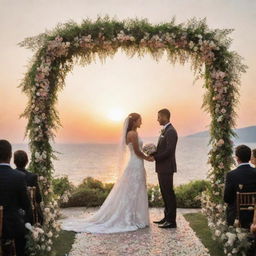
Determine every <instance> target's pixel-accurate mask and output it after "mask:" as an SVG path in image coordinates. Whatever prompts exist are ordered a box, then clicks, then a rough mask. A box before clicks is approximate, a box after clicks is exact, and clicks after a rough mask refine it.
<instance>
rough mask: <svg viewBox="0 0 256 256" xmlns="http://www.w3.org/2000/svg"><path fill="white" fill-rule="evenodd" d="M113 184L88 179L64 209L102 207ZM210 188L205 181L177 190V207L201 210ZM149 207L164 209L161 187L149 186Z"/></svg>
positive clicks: (192, 182) (194, 182)
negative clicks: (204, 197)
mask: <svg viewBox="0 0 256 256" xmlns="http://www.w3.org/2000/svg"><path fill="white" fill-rule="evenodd" d="M113 185H114V184H113V183H102V182H101V181H99V180H96V179H94V178H92V177H87V178H85V179H84V180H83V182H82V184H80V185H79V186H78V187H76V188H75V189H74V190H73V192H72V194H71V197H70V198H69V201H68V202H63V203H62V205H61V206H62V207H82V206H85V207H95V206H100V205H102V203H103V202H104V200H105V199H106V197H107V196H108V194H109V192H110V191H111V189H112V187H113ZM207 186H209V182H208V181H205V180H197V181H191V182H189V183H188V184H184V185H179V186H178V187H176V188H175V193H176V198H177V207H179V208H200V207H201V203H200V198H199V197H200V196H201V193H202V192H203V191H204V190H205V189H206V188H207ZM148 200H149V207H163V206H164V204H163V200H162V196H161V192H160V189H159V185H148Z"/></svg>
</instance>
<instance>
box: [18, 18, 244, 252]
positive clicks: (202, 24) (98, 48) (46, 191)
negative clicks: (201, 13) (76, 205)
mask: <svg viewBox="0 0 256 256" xmlns="http://www.w3.org/2000/svg"><path fill="white" fill-rule="evenodd" d="M230 32H232V30H219V29H215V30H210V29H209V28H208V26H207V25H206V21H205V20H199V21H198V20H196V19H192V20H190V21H188V22H187V23H186V24H178V25H177V24H175V21H174V20H172V21H171V22H170V23H161V24H157V25H152V24H150V23H149V22H148V21H147V20H137V19H135V20H125V21H118V20H115V19H110V18H108V17H105V18H98V19H97V20H96V21H95V22H93V21H91V20H85V21H83V22H82V24H81V25H78V24H76V23H74V22H69V23H66V24H62V25H58V26H57V27H56V28H55V29H54V30H53V31H47V32H46V33H43V34H40V35H38V36H36V37H31V38H26V39H25V40H24V41H23V42H22V43H20V45H21V46H23V47H26V48H30V49H32V50H34V51H35V55H34V57H33V59H32V61H31V65H30V67H29V69H28V72H27V73H26V75H25V78H24V80H23V82H22V84H21V88H22V90H23V92H25V93H26V94H27V95H28V98H29V102H28V105H27V107H26V109H25V111H24V113H23V114H22V116H23V117H26V118H27V119H28V124H27V127H26V135H27V136H28V137H29V139H30V150H31V154H32V156H31V164H30V169H31V170H32V171H33V172H35V173H37V174H38V175H39V176H40V185H41V188H42V191H43V195H44V205H43V207H44V209H45V216H46V222H45V224H44V226H43V227H42V228H43V230H44V232H41V235H40V236H39V237H37V238H36V240H37V241H36V243H37V250H38V252H37V254H36V255H46V251H47V250H48V251H50V248H49V247H50V245H48V246H47V245H46V246H43V245H45V242H43V241H45V239H46V238H47V234H48V233H49V232H51V233H52V234H53V235H54V234H55V233H56V231H58V228H57V230H56V228H55V227H58V226H57V225H56V224H55V219H56V215H57V214H56V209H57V207H56V204H57V203H56V201H55V199H54V195H53V193H52V190H51V180H52V174H53V172H54V167H53V164H52V160H53V159H54V158H55V151H54V149H53V148H52V146H51V141H52V140H53V139H54V136H55V131H56V130H57V128H58V127H59V126H60V120H59V116H58V112H57V110H56V108H55V104H56V102H57V98H58V92H59V91H60V90H61V89H62V88H63V87H64V82H65V76H66V74H67V73H68V72H69V71H71V70H72V67H73V65H74V64H76V63H79V64H82V65H89V64H90V63H91V62H92V61H93V60H94V58H95V57H96V56H98V57H99V58H100V59H101V60H102V61H104V60H105V59H106V58H107V57H109V56H113V55H114V54H115V53H116V52H117V51H118V49H121V50H122V51H124V52H125V53H126V54H127V55H128V56H129V57H133V56H134V55H136V54H137V55H138V56H140V57H142V56H144V55H145V54H150V55H151V56H152V57H153V58H154V59H155V60H158V59H159V58H161V57H162V56H163V54H164V53H166V54H167V56H168V60H169V61H170V63H173V64H174V63H176V62H178V63H181V64H184V63H185V62H186V61H188V60H190V61H191V65H192V69H193V70H194V72H195V74H196V75H197V76H199V77H203V78H204V81H205V82H204V87H205V91H206V92H205V96H204V101H203V108H204V109H205V110H206V111H207V112H209V113H210V116H211V118H212V120H211V124H210V144H211V150H210V152H209V163H210V165H211V169H210V170H209V179H210V182H211V187H210V188H209V190H208V191H207V192H206V193H205V194H204V196H203V200H202V201H203V206H204V212H205V214H206V215H207V217H208V221H209V226H210V227H211V228H212V230H213V231H214V233H215V235H216V236H217V237H218V238H220V239H222V242H224V244H225V252H226V253H227V254H228V253H233V252H232V250H233V249H234V248H236V249H237V250H238V252H237V253H236V254H235V255H240V254H239V253H241V255H242V252H243V251H244V248H245V247H246V245H245V243H241V241H240V240H241V239H240V237H239V236H237V234H238V233H237V232H240V231H237V230H236V229H234V228H233V229H232V228H231V227H227V226H226V224H225V219H224V215H223V214H224V210H225V206H224V204H223V200H222V190H223V186H224V176H225V172H226V171H228V170H230V168H231V166H232V164H233V159H232V150H233V148H232V147H233V144H232V137H233V136H234V135H235V134H234V132H233V128H234V126H235V116H236V115H235V106H236V104H237V102H238V97H239V84H240V75H241V73H242V72H245V68H246V67H245V66H244V65H243V64H242V63H241V58H240V56H239V55H238V54H237V53H235V52H232V51H230V50H229V47H230V43H231V39H230V38H229V37H228V34H229V33H230ZM53 224H54V225H53ZM227 232H228V233H227ZM39 233H40V232H39ZM229 233H230V234H231V233H232V234H235V235H236V237H235V238H234V237H233V238H234V239H233V240H232V241H231V239H230V236H229V235H228V234H229ZM231 242H232V243H231ZM38 245H39V247H38ZM40 245H41V246H40ZM35 246H36V245H35Z"/></svg>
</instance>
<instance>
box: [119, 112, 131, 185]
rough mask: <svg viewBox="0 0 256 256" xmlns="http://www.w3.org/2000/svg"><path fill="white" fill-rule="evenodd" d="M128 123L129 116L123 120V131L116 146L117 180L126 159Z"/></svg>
mask: <svg viewBox="0 0 256 256" xmlns="http://www.w3.org/2000/svg"><path fill="white" fill-rule="evenodd" d="M128 124H129V116H128V117H127V118H126V119H125V120H124V124H123V131H122V135H121V139H120V142H119V146H118V166H117V180H119V179H120V178H121V176H122V174H123V171H124V168H125V164H126V160H127V144H126V135H127V129H128Z"/></svg>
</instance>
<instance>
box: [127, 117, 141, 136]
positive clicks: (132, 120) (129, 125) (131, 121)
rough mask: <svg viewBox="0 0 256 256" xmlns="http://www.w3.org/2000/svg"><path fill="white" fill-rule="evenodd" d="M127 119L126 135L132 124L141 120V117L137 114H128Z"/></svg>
mask: <svg viewBox="0 0 256 256" xmlns="http://www.w3.org/2000/svg"><path fill="white" fill-rule="evenodd" d="M128 118H129V122H128V127H127V131H126V135H127V133H128V132H129V131H131V130H132V127H133V125H134V123H136V122H137V121H138V120H139V119H140V118H141V116H140V114H138V113H131V114H129V116H128Z"/></svg>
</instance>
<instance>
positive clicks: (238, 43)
mask: <svg viewBox="0 0 256 256" xmlns="http://www.w3.org/2000/svg"><path fill="white" fill-rule="evenodd" d="M98 14H101V15H104V14H109V15H110V16H116V17H118V18H119V19H123V18H127V17H130V18H134V17H139V18H148V19H149V20H150V21H151V22H153V23H156V22H162V21H163V22H166V21H169V20H170V19H171V18H172V17H173V16H176V17H177V21H178V22H184V21H186V20H187V19H189V18H191V17H194V16H195V17H199V18H203V17H207V20H208V24H209V26H210V27H212V28H235V32H233V34H232V37H233V39H234V42H233V44H232V49H234V50H236V51H237V52H238V53H239V54H240V55H242V56H243V57H244V58H245V63H246V64H247V65H248V66H249V69H248V71H247V73H246V74H244V75H243V77H242V87H241V99H240V105H239V106H238V109H237V111H238V120H237V125H238V127H244V126H249V125H255V124H256V118H255V116H256V110H255V100H256V94H255V81H256V72H255V71H256V64H255V57H256V50H255V45H256V35H255V33H254V31H255V26H256V4H255V2H253V1H249V0H247V1H241V2H240V1H231V0H226V1H221V0H218V1H215V0H211V1H210V0H205V1H198V0H187V1H185V0H179V1H178V0H176V1H167V0H163V1H161V2H159V1H154V0H140V1H138V0H131V1H121V0H119V1H117V0H109V1H104V2H103V1H99V0H94V1H89V0H77V1H75V2H74V1H71V0H63V1H61V0H58V1H57V0H53V1H39V0H37V1H35V0H34V1H32V0H24V1H18V0H17V1H3V0H2V1H0V21H1V22H0V30H1V31H3V32H2V33H1V34H2V36H1V40H0V49H1V50H0V71H1V75H0V95H1V101H0V137H1V138H6V139H9V140H10V141H11V142H23V137H24V130H25V125H26V120H25V119H18V116H19V114H20V113H22V112H23V110H24V108H25V105H26V101H27V98H26V96H25V95H24V94H22V93H21V91H20V89H19V88H17V86H18V84H19V82H20V80H21V79H22V78H23V74H24V72H26V65H27V64H28V60H29V58H30V57H31V56H32V52H31V51H30V50H26V49H23V48H20V47H18V46H17V43H18V42H20V41H22V40H23V39H24V38H25V37H27V36H33V35H37V34H39V33H41V32H44V30H45V29H51V28H54V27H55V26H56V24H57V23H58V22H65V21H67V20H69V19H73V20H75V21H77V22H80V21H81V20H82V18H86V17H90V18H92V19H94V18H95V17H97V15H98ZM193 80H194V77H193V73H192V72H191V71H190V66H189V63H188V64H186V65H185V66H181V65H175V66H173V65H171V64H170V63H168V62H167V59H166V57H163V58H162V59H161V60H160V61H159V62H156V61H154V60H153V59H151V57H150V56H145V57H144V58H142V59H138V58H136V57H135V58H132V59H129V58H128V57H127V56H126V55H125V54H123V53H122V52H118V53H117V54H116V56H115V57H114V58H113V59H110V58H109V59H107V61H106V63H105V64H101V63H100V62H99V61H96V63H93V64H91V65H89V66H86V67H79V66H76V67H75V68H74V71H73V72H72V73H70V74H69V75H68V77H67V79H66V88H65V89H64V90H63V91H62V92H60V93H59V102H58V106H57V108H58V110H59V112H60V117H61V120H62V125H63V128H61V129H60V130H59V132H58V134H57V138H56V141H57V142H77V143H81V142H112V141H116V140H117V138H118V137H119V134H120V130H121V122H114V121H112V120H110V118H109V112H110V111H111V110H122V111H123V113H124V115H126V114H128V113H130V112H139V113H141V114H142V116H143V125H142V128H141V129H140V133H141V135H142V136H157V135H158V130H159V128H160V127H159V125H158V123H157V122H156V115H157V111H158V110H159V109H161V108H163V107H167V108H169V109H170V110H171V112H172V122H173V123H174V126H175V127H176V128H177V130H178V132H179V134H180V135H187V134H190V133H193V132H197V131H201V130H205V129H207V126H208V124H209V122H210V120H209V117H208V115H207V114H206V113H204V112H203V111H202V110H201V108H200V107H201V104H202V96H203V93H204V90H203V89H202V81H198V82H197V83H196V84H193Z"/></svg>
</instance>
